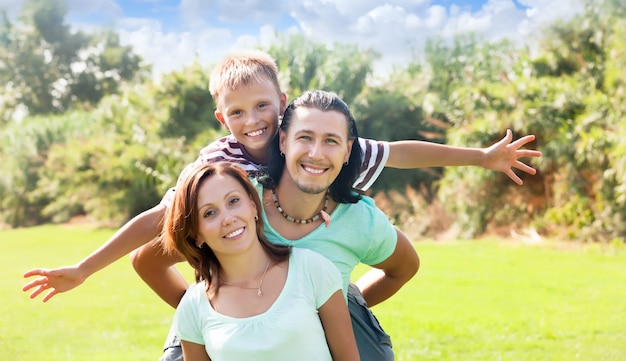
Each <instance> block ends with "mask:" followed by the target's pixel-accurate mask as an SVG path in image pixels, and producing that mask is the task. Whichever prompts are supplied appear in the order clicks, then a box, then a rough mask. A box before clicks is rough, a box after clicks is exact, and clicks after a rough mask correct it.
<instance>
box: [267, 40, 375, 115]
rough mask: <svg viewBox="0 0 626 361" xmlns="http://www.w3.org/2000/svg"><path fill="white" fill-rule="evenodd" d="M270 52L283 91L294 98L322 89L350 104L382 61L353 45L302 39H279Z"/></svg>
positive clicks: (371, 52)
mask: <svg viewBox="0 0 626 361" xmlns="http://www.w3.org/2000/svg"><path fill="white" fill-rule="evenodd" d="M267 52H268V53H269V54H270V55H271V56H272V57H273V58H274V59H276V63H277V65H278V69H279V74H280V80H281V82H282V83H281V87H282V90H283V91H284V92H285V93H287V94H288V95H289V96H290V97H291V98H295V97H298V96H299V95H300V94H302V93H303V92H304V91H306V90H310V89H321V90H327V91H333V92H335V93H337V94H338V95H339V96H340V97H341V98H342V99H343V100H344V101H345V102H346V103H348V104H351V103H352V102H353V101H354V99H355V98H356V97H357V96H358V95H359V93H361V91H362V89H363V87H364V86H365V81H366V79H367V76H368V75H369V74H370V73H371V71H372V62H373V61H374V60H375V59H376V58H378V57H379V55H378V54H377V53H375V52H374V51H372V50H360V49H358V48H357V47H356V46H355V45H352V44H334V46H333V47H327V46H325V45H323V44H321V43H316V42H311V41H307V40H305V39H304V38H303V37H302V35H291V36H279V41H278V42H277V43H276V44H273V45H271V46H270V47H269V48H268V49H267Z"/></svg>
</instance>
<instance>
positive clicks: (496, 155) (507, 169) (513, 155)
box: [482, 129, 541, 185]
mask: <svg viewBox="0 0 626 361" xmlns="http://www.w3.org/2000/svg"><path fill="white" fill-rule="evenodd" d="M512 140H513V133H512V132H511V130H510V129H507V131H506V135H505V136H504V138H502V140H500V141H499V142H497V143H495V144H493V145H492V146H490V147H488V148H485V161H484V162H483V164H482V166H483V168H486V169H490V170H495V171H499V172H502V173H504V174H506V175H507V176H509V178H511V180H513V182H515V183H517V184H519V185H522V184H523V183H524V182H523V181H522V179H521V178H520V177H519V176H518V175H517V174H515V172H513V168H517V169H519V170H521V171H524V172H526V173H528V174H532V175H534V174H535V173H537V170H535V169H534V168H532V167H530V166H529V165H527V164H524V163H522V162H521V161H520V160H519V158H524V157H541V152H539V151H536V150H528V149H520V148H521V147H523V146H524V145H526V144H528V143H530V142H532V141H533V140H535V136H534V135H527V136H525V137H522V138H520V139H518V140H516V141H514V142H511V141H512Z"/></svg>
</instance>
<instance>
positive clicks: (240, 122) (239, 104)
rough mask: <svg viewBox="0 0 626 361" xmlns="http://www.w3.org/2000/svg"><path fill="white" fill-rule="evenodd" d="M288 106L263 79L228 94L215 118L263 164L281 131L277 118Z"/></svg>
mask: <svg viewBox="0 0 626 361" xmlns="http://www.w3.org/2000/svg"><path fill="white" fill-rule="evenodd" d="M286 106H287V96H286V95H285V94H284V93H281V94H280V95H279V93H278V92H277V89H276V87H275V86H274V84H273V83H272V82H271V81H269V80H267V79H262V80H261V81H259V82H252V83H251V84H249V85H246V86H243V87H240V88H239V89H235V90H226V91H224V92H223V93H222V95H221V99H220V100H219V101H218V104H217V110H216V111H215V117H216V118H217V119H218V120H219V121H220V122H221V123H222V124H223V125H224V126H225V127H226V129H228V130H229V131H230V132H231V133H232V135H233V136H234V137H235V138H236V139H237V141H239V142H240V143H241V144H243V146H244V147H245V148H246V150H247V151H248V153H250V155H252V156H253V157H254V158H256V159H257V160H264V159H265V158H266V156H267V147H268V145H269V143H270V141H271V140H272V137H273V136H274V134H276V132H277V131H278V116H279V115H280V114H282V113H283V112H284V110H285V107H286Z"/></svg>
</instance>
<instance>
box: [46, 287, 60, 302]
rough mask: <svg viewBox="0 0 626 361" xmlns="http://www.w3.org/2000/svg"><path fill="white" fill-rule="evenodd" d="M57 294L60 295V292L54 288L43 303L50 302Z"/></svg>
mask: <svg viewBox="0 0 626 361" xmlns="http://www.w3.org/2000/svg"><path fill="white" fill-rule="evenodd" d="M57 293H59V291H57V290H56V288H53V289H52V290H50V292H48V294H47V295H46V296H45V297H44V298H43V299H42V301H43V302H48V301H49V300H50V299H51V298H52V297H54V296H55V295H56V294H57Z"/></svg>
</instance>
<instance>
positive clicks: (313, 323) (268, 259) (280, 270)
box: [162, 162, 359, 361]
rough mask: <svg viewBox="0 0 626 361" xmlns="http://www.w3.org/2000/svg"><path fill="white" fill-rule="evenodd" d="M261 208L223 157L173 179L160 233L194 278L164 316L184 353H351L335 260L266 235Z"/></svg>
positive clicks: (243, 356)
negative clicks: (170, 315)
mask: <svg viewBox="0 0 626 361" xmlns="http://www.w3.org/2000/svg"><path fill="white" fill-rule="evenodd" d="M261 209H262V208H261V203H260V200H259V196H258V193H257V191H256V189H255V188H254V186H253V185H252V184H251V183H250V182H249V180H248V178H247V175H246V173H245V172H244V171H243V170H242V169H241V168H239V167H238V166H236V165H233V164H230V163H223V162H222V163H209V164H202V165H199V166H198V167H196V168H194V169H193V171H191V172H190V173H189V174H187V176H186V177H185V179H184V180H183V182H182V183H180V191H178V192H176V195H175V198H174V201H173V204H172V206H171V207H170V208H169V210H168V213H167V215H166V217H165V225H164V230H163V236H162V242H163V244H164V247H165V249H166V250H168V251H169V252H178V253H180V254H181V255H182V256H183V257H184V258H185V259H186V260H187V261H188V262H189V263H190V264H191V266H192V267H193V268H194V269H195V271H196V277H197V278H198V282H197V283H196V284H195V285H193V286H191V287H190V288H189V290H188V291H187V292H186V294H185V296H184V297H183V299H182V301H181V303H180V304H179V306H178V308H177V310H176V315H175V318H174V324H175V326H174V328H175V330H176V333H177V335H178V337H179V338H180V339H181V340H182V347H183V355H184V359H185V360H186V361H194V360H252V359H254V360H294V359H299V360H331V359H333V360H358V359H359V355H358V350H357V347H356V342H355V340H354V334H353V332H352V326H351V322H350V316H349V313H348V309H347V306H346V302H345V300H344V297H343V294H342V280H341V275H340V274H339V272H338V270H337V268H336V267H335V266H334V265H333V264H332V263H331V262H330V261H328V260H327V259H326V258H324V257H322V256H320V255H318V254H317V253H315V252H313V251H309V250H302V249H293V250H291V249H290V248H287V247H280V246H275V245H272V244H271V243H269V242H268V241H267V240H266V239H265V237H264V236H263V222H262V221H260V220H259V211H260V210H261Z"/></svg>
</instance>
